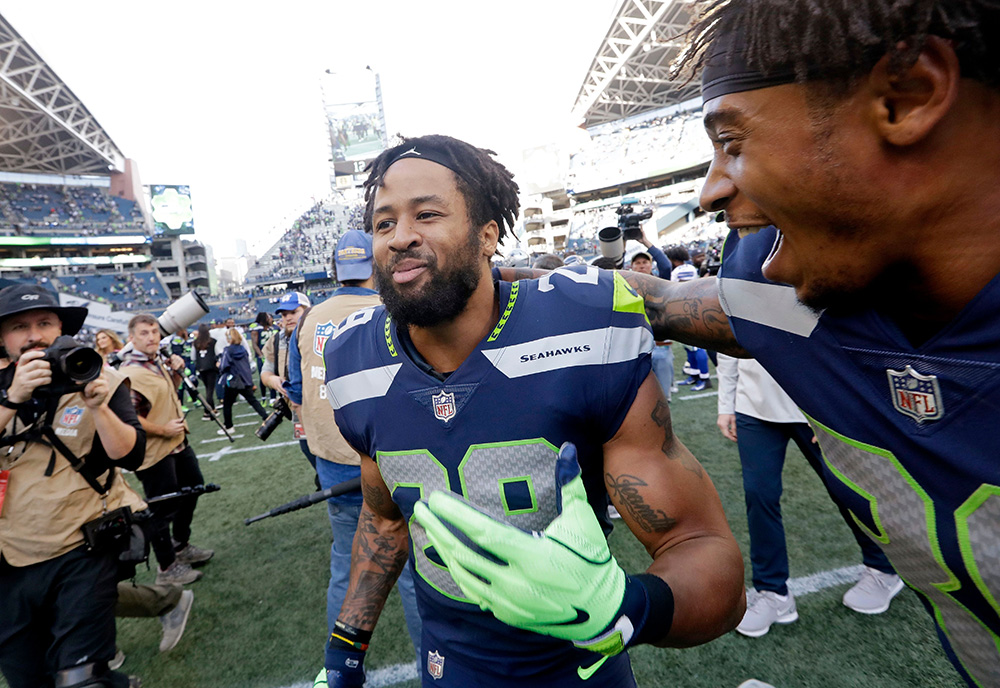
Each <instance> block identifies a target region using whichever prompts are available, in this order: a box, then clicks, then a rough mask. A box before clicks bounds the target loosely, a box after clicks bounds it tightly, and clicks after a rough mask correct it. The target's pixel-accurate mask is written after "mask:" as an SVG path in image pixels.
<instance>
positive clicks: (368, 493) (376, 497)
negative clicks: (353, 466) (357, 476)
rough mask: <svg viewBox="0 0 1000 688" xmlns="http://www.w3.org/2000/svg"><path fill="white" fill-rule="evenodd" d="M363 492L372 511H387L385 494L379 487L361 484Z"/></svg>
mask: <svg viewBox="0 0 1000 688" xmlns="http://www.w3.org/2000/svg"><path fill="white" fill-rule="evenodd" d="M361 492H362V493H363V494H364V498H365V502H367V503H368V505H369V506H370V507H371V508H372V511H376V512H378V513H382V512H383V511H384V510H385V493H384V492H383V491H382V490H380V489H379V487H378V486H377V485H369V484H367V483H361Z"/></svg>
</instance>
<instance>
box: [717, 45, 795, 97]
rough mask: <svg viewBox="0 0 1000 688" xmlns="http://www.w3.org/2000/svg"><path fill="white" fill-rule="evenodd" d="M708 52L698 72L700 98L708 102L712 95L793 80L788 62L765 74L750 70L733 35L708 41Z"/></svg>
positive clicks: (793, 72) (726, 93)
mask: <svg viewBox="0 0 1000 688" xmlns="http://www.w3.org/2000/svg"><path fill="white" fill-rule="evenodd" d="M710 50H711V54H710V55H709V56H708V59H707V60H706V61H705V68H704V70H703V71H702V74H701V98H702V101H703V102H706V103H707V102H708V101H710V100H712V99H713V98H718V97H719V96H724V95H728V94H730V93H740V92H741V91H756V90H757V89H760V88H768V87H770V86H781V85H782V84H791V83H794V82H795V80H796V75H795V69H794V68H793V67H791V66H790V65H786V66H784V67H778V68H776V69H773V70H770V71H768V72H767V73H764V72H761V71H759V70H756V69H752V68H751V67H750V66H749V65H748V64H747V62H746V59H745V58H744V56H743V54H742V51H740V50H738V49H737V48H736V35H735V34H734V33H732V32H730V33H727V34H723V35H722V36H719V37H718V38H716V39H715V40H713V41H712V45H711V47H710Z"/></svg>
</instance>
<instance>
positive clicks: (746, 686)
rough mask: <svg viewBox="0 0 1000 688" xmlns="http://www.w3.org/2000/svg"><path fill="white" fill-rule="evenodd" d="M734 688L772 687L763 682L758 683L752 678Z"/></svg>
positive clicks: (772, 687)
mask: <svg viewBox="0 0 1000 688" xmlns="http://www.w3.org/2000/svg"><path fill="white" fill-rule="evenodd" d="M736 688H774V686H772V685H771V684H770V683H764V682H763V681H758V680H757V679H755V678H752V679H750V680H749V681H744V682H743V683H741V684H740V685H738V686H736Z"/></svg>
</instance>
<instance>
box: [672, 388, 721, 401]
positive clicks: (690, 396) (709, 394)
mask: <svg viewBox="0 0 1000 688" xmlns="http://www.w3.org/2000/svg"><path fill="white" fill-rule="evenodd" d="M717 396H719V391H718V390H716V391H714V392H702V393H701V394H688V395H687V396H686V397H678V396H674V397H671V399H670V400H671V401H673V400H674V399H676V400H677V401H687V400H688V399H704V398H705V397H717Z"/></svg>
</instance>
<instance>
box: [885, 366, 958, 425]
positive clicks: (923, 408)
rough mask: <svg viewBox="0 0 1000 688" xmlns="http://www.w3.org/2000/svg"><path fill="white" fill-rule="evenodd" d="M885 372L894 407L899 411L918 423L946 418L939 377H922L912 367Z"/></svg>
mask: <svg viewBox="0 0 1000 688" xmlns="http://www.w3.org/2000/svg"><path fill="white" fill-rule="evenodd" d="M885 372H886V374H887V375H888V376H889V391H890V393H891V394H892V405H893V406H894V407H895V408H896V410H897V411H899V412H900V413H902V414H903V415H906V416H909V417H910V418H912V419H913V420H915V421H917V422H918V423H923V422H924V421H928V420H938V419H939V418H941V417H943V416H944V402H943V400H942V398H941V388H940V386H939V385H938V378H937V375H921V374H920V373H918V372H917V371H915V370H914V369H913V367H912V366H906V368H904V369H903V370H886V371H885Z"/></svg>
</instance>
